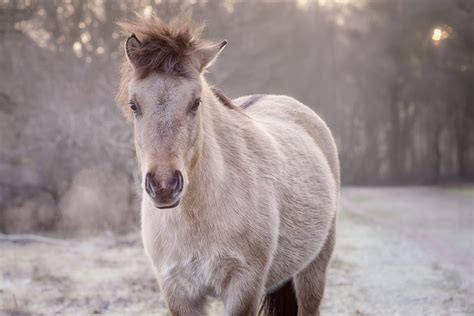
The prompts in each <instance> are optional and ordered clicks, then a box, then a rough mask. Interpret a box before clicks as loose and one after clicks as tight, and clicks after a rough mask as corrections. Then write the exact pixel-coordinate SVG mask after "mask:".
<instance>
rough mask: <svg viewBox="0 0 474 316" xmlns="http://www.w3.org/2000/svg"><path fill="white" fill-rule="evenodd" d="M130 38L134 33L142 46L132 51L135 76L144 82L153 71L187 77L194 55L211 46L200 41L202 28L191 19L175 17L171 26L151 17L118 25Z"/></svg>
mask: <svg viewBox="0 0 474 316" xmlns="http://www.w3.org/2000/svg"><path fill="white" fill-rule="evenodd" d="M118 24H119V25H120V27H121V28H122V30H123V31H124V32H125V33H126V34H127V35H128V36H130V35H131V34H134V35H135V36H136V37H137V38H138V40H139V41H140V43H141V45H140V46H139V47H134V48H133V52H132V54H133V56H134V60H133V62H134V66H135V72H136V75H137V76H138V77H139V78H140V79H143V78H145V77H146V76H148V75H149V74H150V73H153V72H162V73H166V74H171V73H174V74H178V75H186V74H187V73H188V72H189V71H190V70H191V69H189V67H190V66H192V65H191V64H190V63H192V61H191V55H192V54H193V52H195V51H196V50H198V49H200V48H203V47H206V46H210V45H212V43H211V42H208V41H205V40H203V39H201V33H202V30H203V28H204V27H203V26H202V25H201V26H194V25H192V24H191V21H190V19H189V18H185V19H178V18H175V19H173V20H171V21H170V22H169V23H165V22H163V21H162V20H161V19H159V18H158V17H156V16H155V15H152V16H150V17H140V16H138V17H137V20H136V21H134V22H131V21H126V22H125V21H124V22H119V23H118Z"/></svg>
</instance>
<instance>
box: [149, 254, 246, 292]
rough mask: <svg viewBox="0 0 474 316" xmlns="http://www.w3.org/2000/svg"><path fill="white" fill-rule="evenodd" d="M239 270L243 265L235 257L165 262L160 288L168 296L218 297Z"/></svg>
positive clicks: (160, 274)
mask: <svg viewBox="0 0 474 316" xmlns="http://www.w3.org/2000/svg"><path fill="white" fill-rule="evenodd" d="M242 266H243V261H242V260H240V259H238V258H237V257H235V256H213V257H192V258H186V259H175V260H166V261H164V262H163V264H162V265H161V267H160V268H159V270H160V271H159V273H158V274H159V278H160V283H161V285H162V287H164V290H166V291H168V292H169V293H176V294H177V293H180V295H183V293H186V295H187V296H189V297H197V296H202V295H210V296H217V297H218V296H221V294H222V293H223V291H224V290H225V287H226V285H227V284H228V282H229V281H230V280H231V278H232V277H233V276H234V274H235V273H236V272H237V271H238V270H240V269H241V268H242Z"/></svg>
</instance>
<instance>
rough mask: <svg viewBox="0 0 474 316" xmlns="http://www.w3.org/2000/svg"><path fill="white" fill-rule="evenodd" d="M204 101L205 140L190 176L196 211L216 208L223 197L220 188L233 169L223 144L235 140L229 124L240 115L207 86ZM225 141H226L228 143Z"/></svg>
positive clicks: (205, 85) (201, 143) (191, 206)
mask: <svg viewBox="0 0 474 316" xmlns="http://www.w3.org/2000/svg"><path fill="white" fill-rule="evenodd" d="M203 101H204V103H205V104H204V106H205V107H206V108H204V109H203V113H202V130H201V139H200V141H199V144H198V148H197V151H198V153H197V158H196V159H197V162H196V164H195V166H194V168H193V170H192V171H191V172H190V174H189V187H188V189H189V191H188V194H189V199H188V203H186V204H188V205H187V206H188V207H190V208H192V209H200V208H201V207H207V206H208V205H209V204H212V205H216V203H218V201H216V200H217V199H220V198H221V197H222V193H221V190H220V188H221V187H222V183H223V181H225V178H226V175H228V174H229V173H232V168H233V166H232V165H229V164H228V163H227V162H226V159H225V156H224V153H223V151H224V150H226V149H225V148H222V144H223V143H225V142H231V141H232V137H234V135H232V132H231V126H232V124H229V121H230V120H235V119H236V117H235V115H239V114H238V113H231V112H232V110H230V109H229V108H226V107H225V106H223V105H222V104H220V101H219V100H218V99H217V97H216V96H215V95H214V94H213V93H212V91H211V89H210V88H209V87H208V86H207V84H205V83H204V87H203ZM233 116H234V117H233ZM222 138H225V142H224V140H223V139H222Z"/></svg>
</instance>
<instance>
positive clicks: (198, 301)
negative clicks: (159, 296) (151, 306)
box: [162, 288, 206, 316]
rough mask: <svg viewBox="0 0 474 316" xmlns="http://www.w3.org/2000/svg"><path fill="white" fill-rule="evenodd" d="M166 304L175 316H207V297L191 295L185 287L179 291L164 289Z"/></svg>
mask: <svg viewBox="0 0 474 316" xmlns="http://www.w3.org/2000/svg"><path fill="white" fill-rule="evenodd" d="M162 291H163V294H164V297H165V300H166V304H167V305H168V308H169V310H170V313H171V315H173V316H205V315H206V311H205V307H206V298H205V297H204V296H201V295H195V296H189V295H188V294H190V293H186V290H185V289H179V290H178V291H176V290H172V289H170V288H164V289H162Z"/></svg>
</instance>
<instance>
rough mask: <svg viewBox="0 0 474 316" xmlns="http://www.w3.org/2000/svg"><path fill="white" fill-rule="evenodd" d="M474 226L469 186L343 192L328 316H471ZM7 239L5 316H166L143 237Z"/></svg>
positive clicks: (1, 262) (2, 245) (3, 247)
mask: <svg viewBox="0 0 474 316" xmlns="http://www.w3.org/2000/svg"><path fill="white" fill-rule="evenodd" d="M473 229H474V187H472V186H462V187H404V188H345V189H344V190H343V194H342V208H341V212H340V215H339V220H338V231H337V246H336V252H335V255H334V257H333V259H332V262H331V266H330V270H329V274H328V285H327V291H326V296H325V300H324V304H323V306H322V315H359V316H360V315H474V300H473V297H474V230H473ZM0 237H1V238H0V315H3V314H6V315H43V314H44V315H51V314H108V315H112V314H113V315H137V314H139V315H142V314H154V315H168V312H167V310H166V308H165V303H164V301H163V298H162V297H161V295H160V293H159V290H158V287H157V285H156V283H155V281H154V278H153V274H152V272H151V269H150V266H149V265H148V262H147V261H146V258H145V257H144V254H143V250H142V247H141V242H140V236H139V234H138V233H133V234H129V235H127V236H120V237H118V236H114V235H111V234H106V235H103V236H96V237H93V238H88V239H84V238H81V239H74V240H71V239H68V240H62V239H52V238H49V239H45V240H41V239H39V240H37V238H36V237H33V238H30V237H29V236H12V235H9V236H6V235H2V236H0ZM211 310H212V311H211V314H213V315H220V314H222V310H221V305H220V304H218V303H213V304H212V305H211Z"/></svg>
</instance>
